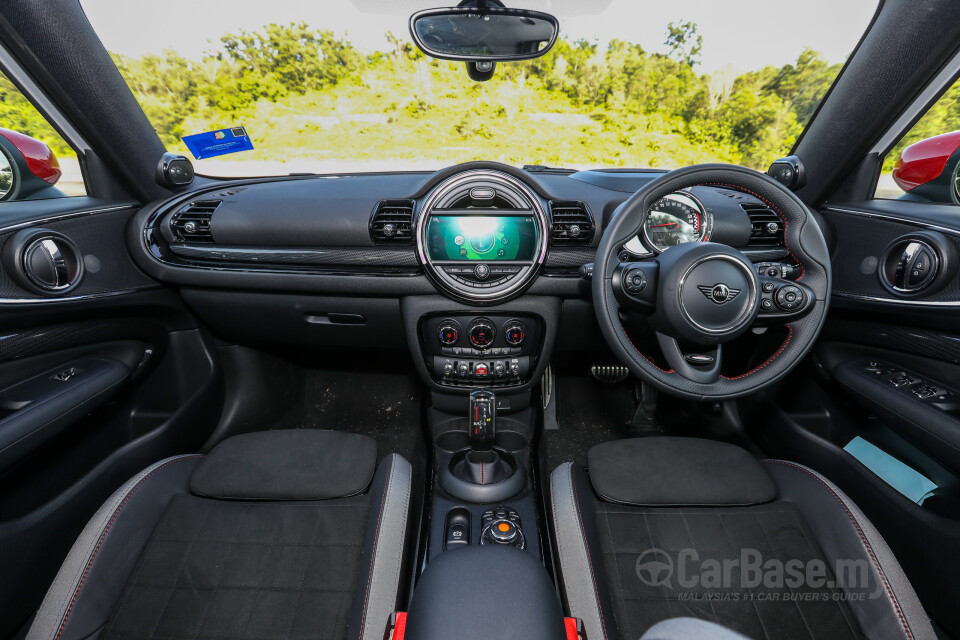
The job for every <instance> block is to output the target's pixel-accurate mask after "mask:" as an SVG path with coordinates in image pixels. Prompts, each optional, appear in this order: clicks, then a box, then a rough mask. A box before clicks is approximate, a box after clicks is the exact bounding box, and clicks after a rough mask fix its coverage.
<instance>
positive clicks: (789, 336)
mask: <svg viewBox="0 0 960 640" xmlns="http://www.w3.org/2000/svg"><path fill="white" fill-rule="evenodd" d="M787 330H788V331H787V339H786V340H784V341H783V344H782V345H780V348H779V349H777V351H776V353H774V354H773V355H772V356H770V357H769V358H767V359H766V361H765V362H764V363H763V364H762V365H760V366H759V367H757V368H755V369H751V370H750V371H747V372H746V373H741V374H740V375H738V376H733V377H727V376H720V377H721V378H723V379H724V380H739V379H740V378H746V377H747V376H749V375H750V374H752V373H756V372H757V371H760V369H763V368H764V367H765V366H767V365H768V364H770V363H771V362H773V361H774V360H776V358H777V356H779V355H780V354H781V353H783V350H784V349H786V348H787V345H788V344H790V339H791V338H793V327H791V326H790V325H787Z"/></svg>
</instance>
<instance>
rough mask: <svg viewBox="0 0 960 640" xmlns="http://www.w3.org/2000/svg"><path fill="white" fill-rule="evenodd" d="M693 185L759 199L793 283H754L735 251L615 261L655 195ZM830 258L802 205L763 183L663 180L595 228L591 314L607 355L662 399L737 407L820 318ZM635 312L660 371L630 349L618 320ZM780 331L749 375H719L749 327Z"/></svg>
mask: <svg viewBox="0 0 960 640" xmlns="http://www.w3.org/2000/svg"><path fill="white" fill-rule="evenodd" d="M694 186H714V187H721V188H724V189H731V190H734V191H740V192H742V193H746V194H749V195H751V196H754V197H755V198H758V199H759V200H760V201H762V202H763V203H765V204H766V205H767V206H769V207H770V208H771V209H772V210H773V211H774V212H775V213H776V214H777V215H778V216H779V217H780V219H781V220H782V221H783V224H784V240H785V243H786V246H787V250H788V251H789V252H790V255H791V256H793V258H794V259H795V260H796V261H797V262H798V263H799V265H800V269H801V275H800V277H799V278H797V279H796V281H793V280H786V279H781V278H778V277H772V276H769V275H765V274H758V273H757V269H756V267H755V266H754V265H753V263H751V262H750V260H749V259H748V258H747V257H746V256H744V255H743V254H742V253H741V252H739V251H737V250H736V249H734V248H732V247H728V246H726V245H723V244H717V243H713V242H692V243H687V244H679V245H676V246H673V247H670V248H668V249H667V250H666V251H664V252H663V253H661V254H660V255H659V256H657V257H656V258H655V259H651V260H648V261H645V262H624V263H621V262H620V257H619V254H620V249H621V248H622V247H623V245H624V244H625V243H626V242H628V241H629V240H631V239H632V238H634V237H636V236H637V234H638V233H639V232H640V229H641V226H642V224H643V219H644V215H645V214H646V212H647V211H648V210H649V209H650V207H651V205H653V203H655V202H657V201H658V200H659V199H660V198H662V197H663V196H665V195H667V194H670V193H673V192H674V191H679V190H680V189H686V188H689V187H694ZM830 285H831V272H830V256H829V253H828V251H827V245H826V242H825V241H824V239H823V234H822V233H821V231H820V227H819V225H818V224H817V221H816V220H815V219H814V217H813V215H812V214H811V213H810V211H809V210H808V209H807V207H806V205H804V204H803V202H801V201H800V199H799V198H797V196H796V195H794V194H793V193H792V192H791V191H789V190H788V189H786V188H785V187H784V186H783V185H781V184H780V183H778V182H776V181H775V180H773V179H772V178H770V177H769V176H766V175H764V174H762V173H759V172H757V171H754V170H752V169H746V168H744V167H737V166H732V165H724V164H705V165H697V166H692V167H686V168H683V169H677V170H676V171H671V172H669V173H666V174H664V175H663V176H661V177H659V178H657V179H656V180H654V181H653V182H651V183H649V184H647V185H646V186H644V187H643V188H641V189H640V190H639V191H637V192H636V193H634V194H633V195H632V196H631V197H630V198H629V199H628V200H627V201H626V202H624V203H623V204H622V205H620V207H619V208H618V209H617V210H616V211H615V212H614V214H613V217H612V219H611V221H610V223H609V224H608V225H607V227H606V229H604V232H603V237H602V239H601V241H600V247H599V249H598V250H597V255H596V258H595V261H594V270H593V283H592V286H593V306H594V310H595V311H596V314H597V321H598V322H599V324H600V329H601V331H602V332H603V335H604V337H605V338H606V340H607V343H608V344H609V345H610V347H611V349H613V352H614V354H616V356H617V357H618V358H619V359H620V360H621V361H622V362H623V363H624V364H625V365H626V366H627V367H628V368H629V369H630V371H631V372H632V373H633V374H634V375H636V376H639V377H640V378H641V379H642V380H644V381H646V382H649V383H651V384H652V385H654V386H655V387H656V388H658V389H660V390H661V391H663V392H666V393H670V394H672V395H676V396H681V397H685V398H692V399H697V400H723V399H728V398H736V397H739V396H743V395H747V394H749V393H752V392H754V391H757V390H759V389H761V388H763V387H766V386H768V385H770V384H773V383H774V382H776V381H777V380H779V379H780V378H782V377H783V376H785V375H786V374H787V373H788V372H789V371H790V370H791V369H792V368H793V367H794V366H796V365H797V363H798V362H799V361H800V359H801V358H802V357H803V356H804V355H805V354H806V353H807V351H808V350H809V349H810V347H811V346H813V342H814V340H816V338H817V335H818V334H819V333H820V329H821V328H822V327H823V323H824V320H825V319H826V314H827V306H828V304H829V299H830ZM625 311H639V312H641V313H643V314H644V315H646V316H647V318H648V321H649V323H650V325H651V326H652V327H653V329H654V330H655V331H656V337H657V343H658V344H659V346H660V349H661V351H662V352H663V357H664V359H665V360H666V362H667V364H668V368H666V369H665V368H661V367H660V366H658V365H657V364H656V363H655V362H654V361H653V360H651V359H650V358H649V357H647V356H646V355H644V354H643V353H641V352H640V350H639V349H638V348H637V347H635V346H634V344H633V342H632V341H631V340H630V337H629V336H628V335H627V332H626V329H625V328H624V325H623V321H622V318H621V313H622V312H625ZM773 324H780V325H784V326H786V327H787V335H786V339H785V340H784V342H783V344H782V345H781V346H780V348H779V349H777V350H776V351H775V352H774V353H773V355H772V356H770V358H768V359H767V360H766V362H764V363H762V364H760V365H759V366H757V367H755V368H753V369H752V370H750V371H746V372H744V373H740V374H739V375H733V376H731V377H727V376H724V375H721V373H720V371H721V364H722V355H723V345H724V344H726V343H727V342H730V341H731V340H733V339H734V338H736V337H737V336H740V335H742V334H743V333H744V332H746V331H748V330H749V329H750V328H751V327H753V326H754V325H761V326H770V325H773Z"/></svg>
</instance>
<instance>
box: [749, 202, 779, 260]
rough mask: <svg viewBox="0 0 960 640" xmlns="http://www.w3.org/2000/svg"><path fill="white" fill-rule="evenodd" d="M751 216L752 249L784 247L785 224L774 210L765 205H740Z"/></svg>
mask: <svg viewBox="0 0 960 640" xmlns="http://www.w3.org/2000/svg"><path fill="white" fill-rule="evenodd" d="M740 206H741V207H743V210H744V211H746V212H747V215H748V216H750V242H748V243H747V246H748V247H750V248H758V249H759V248H766V247H782V246H784V242H783V231H784V224H783V220H781V219H780V216H778V215H777V214H776V213H774V212H773V209H771V208H770V207H768V206H766V205H763V204H749V203H743V204H741V205H740Z"/></svg>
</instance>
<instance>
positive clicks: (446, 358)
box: [418, 313, 543, 387]
mask: <svg viewBox="0 0 960 640" xmlns="http://www.w3.org/2000/svg"><path fill="white" fill-rule="evenodd" d="M542 322H543V321H542V320H541V319H540V318H538V317H535V316H532V315H528V314H518V315H504V314H484V315H474V314H444V313H441V314H436V315H429V316H426V317H424V318H423V319H422V320H421V323H420V331H419V332H418V333H419V335H420V340H421V348H422V351H423V354H424V356H425V357H426V360H427V363H428V364H429V365H431V366H430V373H431V375H432V376H433V379H434V380H435V381H436V382H437V383H438V384H441V385H443V386H448V387H478V386H496V387H511V386H519V385H522V384H523V383H524V382H527V381H529V380H530V376H531V374H532V373H533V371H534V370H535V369H536V365H537V359H538V356H539V354H540V351H541V348H542V346H543V330H542V328H541V325H542Z"/></svg>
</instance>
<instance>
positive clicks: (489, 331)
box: [468, 318, 497, 349]
mask: <svg viewBox="0 0 960 640" xmlns="http://www.w3.org/2000/svg"><path fill="white" fill-rule="evenodd" d="M468 335H469V337H470V342H471V344H473V346H475V347H478V348H480V349H485V348H486V347H489V346H490V345H491V344H493V339H494V337H495V336H496V335H497V331H496V329H494V328H493V323H492V322H491V321H490V320H487V319H486V318H476V319H474V321H473V322H472V323H470V329H469V331H468Z"/></svg>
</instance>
